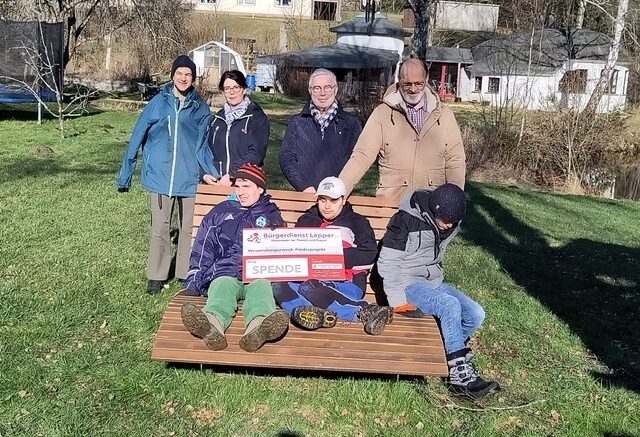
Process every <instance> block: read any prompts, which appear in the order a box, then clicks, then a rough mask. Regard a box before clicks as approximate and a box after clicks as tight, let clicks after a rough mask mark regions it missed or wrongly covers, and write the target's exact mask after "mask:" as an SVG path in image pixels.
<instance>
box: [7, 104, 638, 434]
mask: <svg viewBox="0 0 640 437" xmlns="http://www.w3.org/2000/svg"><path fill="white" fill-rule="evenodd" d="M14 116H17V117H18V119H17V120H14V119H13V118H14ZM136 116H137V114H136V113H126V112H103V113H97V114H94V115H91V116H87V117H83V118H80V119H75V120H70V121H69V122H68V123H67V127H66V130H67V138H65V139H60V138H59V136H58V133H57V131H56V122H55V121H46V122H45V123H44V124H43V125H42V126H36V124H35V122H33V121H31V120H29V119H28V117H21V116H20V114H17V113H14V112H6V111H5V112H0V120H2V121H0V130H1V131H2V136H0V199H1V200H0V223H1V224H2V225H1V226H0V241H1V242H2V243H1V244H0V435H1V436H2V437H5V436H38V435H41V436H101V435H104V436H107V435H109V436H111V435H132V436H147V435H153V436H169V435H175V436H186V435H216V436H325V435H326V436H425V435H427V436H454V435H455V436H458V435H465V436H466V435H471V436H494V435H496V436H504V435H506V436H548V435H553V436H633V435H640V419H639V418H638V414H637V412H638V411H640V384H639V365H640V342H639V340H638V336H637V332H638V330H639V329H638V328H640V323H638V321H637V318H636V317H635V316H636V315H637V313H638V308H639V304H640V297H639V296H638V293H639V290H640V268H638V261H639V260H640V230H639V228H638V217H639V215H640V206H639V205H638V204H637V203H633V202H617V201H615V202H614V201H607V200H598V199H592V198H587V197H575V196H559V195H552V194H543V193H539V192H535V191H528V190H521V189H516V188H505V187H501V186H498V185H484V184H469V187H468V194H469V199H470V202H469V209H468V219H467V220H466V224H465V226H464V229H463V233H462V235H461V237H460V238H458V239H457V241H455V242H454V243H453V244H452V245H451V247H450V250H449V251H448V254H447V259H446V267H447V277H448V281H449V282H451V283H453V284H454V285H456V286H458V287H460V288H461V289H463V290H465V291H466V292H468V293H469V294H470V295H471V296H473V297H474V298H476V299H478V300H479V301H480V302H481V303H482V304H483V306H484V307H485V309H486V311H487V319H486V321H485V324H484V326H483V328H482V329H481V330H480V332H479V333H478V335H477V336H476V338H475V339H474V343H475V348H476V349H477V351H478V352H479V353H480V355H479V357H478V365H479V368H480V369H481V371H482V373H483V374H485V375H487V376H489V377H492V378H496V379H498V380H499V381H500V382H501V384H502V386H503V391H502V392H501V393H500V394H499V395H497V396H495V397H493V398H491V399H488V400H486V401H485V402H483V403H481V404H478V405H476V404H470V403H466V402H464V401H460V400H457V399H453V398H451V397H449V396H448V394H447V392H446V390H445V389H444V387H443V385H442V384H441V383H440V381H438V380H437V379H428V380H427V381H426V383H425V382H424V381H413V380H410V379H396V378H390V379H385V378H375V377H370V378H366V377H356V376H350V375H330V374H320V375H319V374H317V373H306V374H299V373H292V372H259V373H254V371H252V370H251V369H235V370H233V369H222V368H205V369H204V370H200V369H199V367H197V366H167V365H165V364H164V363H158V362H152V361H151V360H150V359H149V356H150V350H151V345H152V339H153V335H154V333H155V331H156V329H157V327H158V324H159V322H160V319H161V317H162V313H163V311H164V309H165V308H166V306H167V303H168V301H169V300H170V298H171V296H172V295H173V293H174V292H176V291H177V289H178V285H177V284H175V283H172V284H171V287H170V290H166V291H165V292H163V293H161V294H160V295H158V296H155V297H151V296H148V295H147V294H146V293H145V292H144V287H145V283H146V279H145V275H144V266H145V260H146V250H147V243H148V236H147V232H148V224H149V216H148V206H147V196H146V194H145V193H144V192H143V191H142V190H141V189H140V187H139V184H138V182H139V180H138V179H137V178H136V179H135V181H134V187H133V189H132V191H131V192H129V193H127V194H119V193H117V192H116V190H115V185H114V179H115V175H116V173H117V170H118V167H119V162H120V159H121V155H122V152H123V148H124V146H125V144H126V141H127V139H128V136H129V134H130V131H131V129H132V127H133V123H134V122H135V119H136ZM21 118H25V119H21ZM287 118H288V117H287V116H277V117H273V119H272V120H273V132H272V138H271V140H272V144H271V146H270V149H269V156H268V159H267V172H268V174H269V177H270V181H271V182H272V186H275V187H284V186H286V183H285V182H284V180H283V179H282V177H281V176H279V174H280V172H279V170H278V168H277V145H278V142H279V137H280V136H281V135H282V132H283V129H284V127H285V123H286V120H287ZM37 146H48V147H50V148H52V149H53V151H54V153H53V154H50V155H39V154H34V153H33V152H32V151H31V149H32V148H33V147H37ZM369 176H370V179H369V182H367V184H366V185H367V186H365V187H363V188H361V189H360V192H369V193H370V192H371V191H372V181H373V180H375V172H373V173H371V174H370V175H369ZM529 403H531V404H530V405H528V406H525V407H523V408H521V409H508V408H510V407H514V406H518V405H523V404H529ZM460 407H465V408H475V409H483V408H484V409H485V410H484V411H482V412H475V411H467V410H464V409H462V408H460ZM505 408H506V409H505Z"/></svg>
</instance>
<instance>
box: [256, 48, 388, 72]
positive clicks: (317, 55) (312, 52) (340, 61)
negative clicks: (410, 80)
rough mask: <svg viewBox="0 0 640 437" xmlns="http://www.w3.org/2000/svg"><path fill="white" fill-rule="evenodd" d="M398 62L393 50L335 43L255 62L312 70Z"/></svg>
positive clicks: (270, 56) (374, 66) (365, 66)
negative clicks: (285, 64)
mask: <svg viewBox="0 0 640 437" xmlns="http://www.w3.org/2000/svg"><path fill="white" fill-rule="evenodd" d="M399 60H400V55H398V52H396V51H393V50H383V49H372V48H368V47H361V46H355V45H351V44H344V43H336V44H332V45H329V46H321V47H312V48H309V49H304V50H297V51H293V52H286V53H280V54H277V55H267V56H259V57H258V59H257V62H258V63H260V62H266V63H276V62H279V61H282V62H287V63H288V64H289V65H291V66H293V67H313V68H319V67H323V68H346V69H352V68H384V67H388V66H389V65H395V64H396V63H397V62H398V61H399Z"/></svg>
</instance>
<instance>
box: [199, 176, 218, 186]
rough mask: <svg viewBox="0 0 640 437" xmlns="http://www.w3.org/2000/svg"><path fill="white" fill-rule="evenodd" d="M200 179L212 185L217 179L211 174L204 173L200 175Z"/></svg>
mask: <svg viewBox="0 0 640 437" xmlns="http://www.w3.org/2000/svg"><path fill="white" fill-rule="evenodd" d="M202 180H203V181H205V182H206V183H207V184H209V185H214V184H217V183H218V180H217V179H216V178H214V177H213V176H211V175H210V174H206V175H204V176H202Z"/></svg>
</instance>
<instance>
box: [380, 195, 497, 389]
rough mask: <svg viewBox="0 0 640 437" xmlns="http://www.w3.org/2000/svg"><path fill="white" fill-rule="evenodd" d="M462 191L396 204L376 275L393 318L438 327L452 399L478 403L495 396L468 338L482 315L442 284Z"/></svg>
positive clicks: (469, 301)
mask: <svg viewBox="0 0 640 437" xmlns="http://www.w3.org/2000/svg"><path fill="white" fill-rule="evenodd" d="M464 202H465V199H464V191H462V189H461V188H460V187H458V186H457V185H454V184H450V183H447V184H444V185H442V186H440V187H438V188H436V189H435V190H434V191H433V192H429V191H425V190H417V191H414V192H412V193H410V194H408V195H407V196H405V197H403V198H402V200H401V201H400V207H399V211H398V212H397V213H396V214H394V216H393V217H391V220H389V224H388V225H387V232H386V233H385V235H384V238H383V239H382V249H381V251H380V257H379V259H378V272H379V273H380V276H382V278H383V285H384V291H385V294H386V295H387V299H388V300H389V305H391V306H392V307H394V309H395V312H396V313H398V314H404V315H407V316H410V317H419V316H423V315H424V314H433V315H434V316H435V317H436V318H437V319H438V320H439V322H440V331H441V332H442V337H443V339H444V347H445V351H446V353H447V361H448V365H449V379H448V382H449V388H450V389H451V390H452V391H453V392H454V393H460V394H464V395H467V396H470V397H473V398H476V399H478V398H482V397H484V396H487V395H489V394H492V393H495V392H496V391H498V390H499V385H498V383H496V382H494V381H485V380H483V379H482V378H481V377H480V376H479V375H478V374H477V372H476V370H475V368H474V367H473V363H472V358H473V356H474V354H473V352H471V350H470V349H469V348H468V347H467V345H466V344H467V342H468V340H469V337H471V335H472V334H473V333H474V332H475V331H476V330H477V329H478V328H479V327H480V325H481V324H482V321H483V320H484V310H483V309H482V307H481V306H480V304H478V303H477V302H475V301H474V300H473V299H471V298H470V297H468V296H466V295H465V294H464V293H462V292H461V291H460V290H457V289H456V288H454V287H452V286H451V285H449V284H447V283H445V282H443V279H444V272H443V269H442V260H443V257H444V252H445V249H446V248H447V245H448V244H449V243H450V242H451V240H452V239H453V237H454V236H455V235H456V234H457V233H458V231H459V230H460V221H461V220H462V218H463V217H464V211H465V205H464Z"/></svg>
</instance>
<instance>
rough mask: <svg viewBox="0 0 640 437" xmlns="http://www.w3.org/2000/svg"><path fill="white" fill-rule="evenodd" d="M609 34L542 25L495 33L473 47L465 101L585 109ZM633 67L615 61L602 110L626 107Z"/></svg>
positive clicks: (463, 77)
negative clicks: (536, 28) (496, 35)
mask: <svg viewBox="0 0 640 437" xmlns="http://www.w3.org/2000/svg"><path fill="white" fill-rule="evenodd" d="M609 44H610V37H608V36H607V35H604V34H602V33H599V32H594V31H591V30H587V29H578V30H573V31H569V32H567V31H564V30H562V29H543V30H541V31H538V32H535V33H534V34H533V35H532V34H531V33H530V32H525V33H515V34H512V35H509V36H506V37H500V38H494V39H491V40H488V41H485V42H484V43H482V44H479V45H477V46H476V47H474V48H473V49H472V53H473V61H474V63H473V64H472V65H470V66H468V67H466V68H465V69H464V72H465V74H463V75H461V81H460V97H461V99H462V100H465V101H475V102H489V103H491V104H493V105H500V106H506V105H513V106H517V107H523V108H527V109H533V110H557V109H562V108H577V109H580V110H581V109H584V107H585V106H586V104H587V102H588V101H589V98H590V96H591V94H592V93H593V90H594V89H595V86H596V83H597V82H598V80H599V79H600V74H601V72H602V70H603V69H604V66H605V61H606V59H607V55H608V52H609ZM628 77H629V69H628V67H626V66H625V65H624V63H621V64H618V65H616V66H615V69H614V71H613V73H612V76H611V81H610V83H609V87H608V89H607V93H606V94H605V95H604V96H603V97H602V99H601V100H600V102H599V105H598V108H597V110H598V111H599V112H611V111H616V110H621V109H624V106H625V103H626V90H627V84H628Z"/></svg>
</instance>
